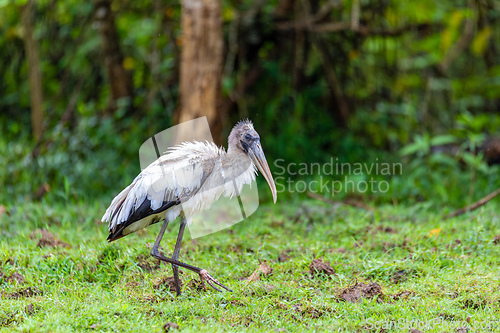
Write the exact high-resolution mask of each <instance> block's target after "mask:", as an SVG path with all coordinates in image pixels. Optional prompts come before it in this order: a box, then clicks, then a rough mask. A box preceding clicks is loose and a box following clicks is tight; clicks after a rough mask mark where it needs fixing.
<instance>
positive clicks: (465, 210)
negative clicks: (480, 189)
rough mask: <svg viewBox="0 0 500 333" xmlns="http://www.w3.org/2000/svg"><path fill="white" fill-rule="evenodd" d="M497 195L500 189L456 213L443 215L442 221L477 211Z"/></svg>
mask: <svg viewBox="0 0 500 333" xmlns="http://www.w3.org/2000/svg"><path fill="white" fill-rule="evenodd" d="M499 194H500V188H499V189H498V190H496V191H494V192H493V193H490V194H488V195H487V196H485V197H484V198H482V199H481V200H478V201H476V202H474V203H473V204H472V205H470V206H467V207H465V208H462V209H459V210H457V211H455V212H453V213H450V214H448V215H445V216H444V217H443V219H448V218H450V217H455V216H459V215H462V214H465V213H467V212H471V211H473V210H475V209H478V208H479V207H481V206H484V205H485V204H486V203H487V202H488V201H490V200H491V199H493V198H494V197H496V196H497V195H499Z"/></svg>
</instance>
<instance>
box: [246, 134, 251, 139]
mask: <svg viewBox="0 0 500 333" xmlns="http://www.w3.org/2000/svg"><path fill="white" fill-rule="evenodd" d="M245 139H247V140H252V139H253V137H252V135H250V134H247V135H245Z"/></svg>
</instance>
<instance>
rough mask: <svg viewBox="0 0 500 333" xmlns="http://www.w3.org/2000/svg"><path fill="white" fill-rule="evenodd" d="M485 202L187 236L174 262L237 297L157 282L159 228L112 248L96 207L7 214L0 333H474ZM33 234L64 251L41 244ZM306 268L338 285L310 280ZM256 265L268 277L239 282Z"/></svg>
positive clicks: (269, 214)
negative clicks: (461, 210)
mask: <svg viewBox="0 0 500 333" xmlns="http://www.w3.org/2000/svg"><path fill="white" fill-rule="evenodd" d="M493 204H494V203H490V204H489V206H487V207H486V208H483V209H481V210H478V211H477V212H473V213H470V214H467V215H464V216H461V217H458V218H454V219H450V220H443V219H442V218H441V215H442V214H441V212H440V213H439V214H438V213H437V212H436V211H435V210H434V209H432V208H430V206H429V205H427V204H420V205H418V206H413V207H408V208H404V207H390V206H387V207H380V208H377V210H376V212H368V211H364V210H360V209H355V208H350V207H337V208H332V207H329V206H327V205H326V204H325V205H323V204H322V203H318V202H314V201H309V202H305V203H293V204H292V203H290V204H284V203H280V204H279V205H276V206H273V207H271V206H261V207H260V208H259V210H258V212H257V213H256V214H254V215H253V216H251V217H250V218H249V219H248V220H246V221H244V222H242V223H240V224H238V225H236V226H234V227H233V228H231V229H229V230H224V231H222V232H219V233H216V234H214V235H209V236H206V237H203V238H199V239H196V240H190V239H189V237H187V239H186V241H185V242H184V247H183V249H182V251H181V260H183V261H185V262H187V263H192V264H195V265H197V266H199V267H202V268H205V269H207V270H208V271H209V272H210V273H211V274H212V275H213V276H215V277H216V278H218V279H219V280H220V281H221V282H223V283H225V284H226V285H227V286H228V287H230V288H232V289H233V290H234V292H232V293H230V292H222V293H219V292H216V291H214V290H206V291H203V290H199V288H198V285H197V281H198V277H197V276H196V275H194V274H192V273H191V272H189V271H182V274H181V279H182V281H183V284H184V285H183V295H182V296H180V297H178V298H176V297H174V296H173V293H172V292H171V291H170V289H169V287H168V285H167V284H165V283H163V282H164V281H165V279H166V278H167V277H168V276H170V275H171V268H170V267H168V266H166V265H164V264H161V265H159V264H158V263H157V262H156V261H155V260H153V259H151V258H150V257H149V251H150V246H151V245H152V243H153V241H154V239H155V237H156V233H157V232H158V230H159V227H160V226H159V225H155V226H152V227H150V228H148V229H147V230H146V231H144V232H141V233H138V234H134V235H132V236H128V237H126V238H123V239H121V240H118V241H117V242H115V243H112V244H108V243H107V242H106V241H105V239H106V236H107V233H106V226H105V225H104V224H101V223H99V222H98V219H99V218H100V216H101V215H102V212H103V209H104V206H103V205H100V204H95V205H93V206H86V205H67V206H58V207H50V208H49V207H46V206H44V205H43V204H23V205H20V206H15V207H6V212H5V213H3V214H2V216H1V217H0V237H1V238H0V276H1V277H0V293H1V297H0V330H2V331H5V332H10V331H25V332H68V331H120V332H161V331H162V330H163V326H164V324H166V323H168V322H170V323H176V324H178V325H179V329H180V330H181V331H183V332H190V331H193V332H197V331H212V332H218V331H232V332H235V331H276V332H285V331H290V332H292V331H311V330H312V331H319V332H322V331H326V330H329V331H334V330H335V331H347V332H352V331H361V332H364V331H368V332H377V331H384V332H386V331H387V332H408V330H409V326H414V327H416V326H417V325H420V331H422V332H454V331H456V328H457V327H461V326H465V325H468V326H470V327H473V328H474V330H469V332H471V331H481V332H482V331H485V332H489V331H494V330H495V328H494V325H495V324H496V327H497V329H498V327H500V325H499V324H500V281H499V280H500V278H499V263H500V260H499V258H500V239H499V238H497V239H496V238H495V237H496V236H497V235H498V234H500V228H499V227H500V221H499V214H498V213H497V209H496V207H495V206H494V205H493ZM177 228H178V222H175V223H174V224H171V226H170V227H169V231H168V235H167V236H166V237H165V238H164V241H163V244H162V245H163V250H164V251H165V252H166V253H171V252H172V247H173V243H174V241H175V237H176V231H177ZM37 229H48V230H49V231H50V232H51V233H52V234H54V235H55V236H56V239H58V240H59V241H60V242H59V243H57V242H52V241H50V239H49V240H48V241H45V242H44V241H40V237H41V236H42V235H41V234H40V233H36V232H35V233H34V234H33V232H34V231H35V230H37ZM30 235H31V237H30ZM497 243H498V244H497ZM66 244H67V245H66ZM54 245H55V247H53V246H54ZM68 246H69V247H68ZM280 253H281V256H280V258H281V260H280V261H278V260H277V258H278V256H279V255H280ZM285 254H286V256H285ZM287 257H288V258H287ZM315 258H323V260H324V261H326V262H329V263H330V265H331V266H332V267H333V268H334V269H335V274H333V275H326V274H316V275H314V276H312V275H311V274H310V272H309V266H310V263H311V261H312V260H313V259H315ZM259 260H266V262H267V264H269V266H271V268H272V269H273V273H272V274H270V275H265V276H264V275H262V276H261V278H260V280H258V281H253V282H250V281H244V280H241V278H243V277H248V276H249V275H251V274H252V272H254V270H255V269H256V268H257V267H258V266H259ZM370 282H373V283H376V284H378V286H380V287H381V294H378V293H376V294H375V295H372V296H374V297H369V298H363V299H360V300H359V302H357V303H351V302H346V301H343V300H342V297H344V296H345V295H346V290H347V289H348V288H350V287H353V286H354V285H355V284H356V283H370ZM373 286H375V289H377V288H378V287H377V286H376V285H373ZM344 298H345V297H344ZM495 321H496V322H495ZM172 330H173V329H171V331H172ZM462 332H465V331H464V330H462Z"/></svg>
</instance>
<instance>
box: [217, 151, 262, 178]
mask: <svg viewBox="0 0 500 333" xmlns="http://www.w3.org/2000/svg"><path fill="white" fill-rule="evenodd" d="M221 161H222V170H223V172H224V175H225V176H226V177H230V178H237V177H239V176H240V175H242V174H243V173H245V172H253V170H255V167H254V166H253V163H252V160H251V159H250V157H248V155H247V154H245V153H244V152H242V151H241V150H240V149H231V147H229V149H228V151H227V153H225V154H223V155H222V156H221Z"/></svg>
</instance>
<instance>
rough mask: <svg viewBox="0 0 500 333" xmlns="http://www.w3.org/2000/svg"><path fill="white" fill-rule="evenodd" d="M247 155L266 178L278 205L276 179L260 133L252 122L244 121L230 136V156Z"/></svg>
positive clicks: (234, 128) (239, 123)
mask: <svg viewBox="0 0 500 333" xmlns="http://www.w3.org/2000/svg"><path fill="white" fill-rule="evenodd" d="M235 153H236V154H238V153H239V154H245V155H247V156H248V157H250V159H251V160H252V162H253V164H255V166H256V167H257V168H258V169H259V171H260V173H261V174H262V175H263V176H264V178H265V179H266V181H267V183H268V184H269V187H270V188H271V193H272V194H273V201H274V203H276V198H277V192H276V185H275V184H274V179H273V176H272V174H271V170H270V169H269V165H268V164H267V160H266V156H265V155H264V150H262V146H261V144H260V136H259V133H257V131H256V130H255V129H254V127H253V124H252V122H251V121H250V120H242V121H240V122H238V123H237V124H236V125H235V126H234V127H233V129H232V131H231V133H230V134H229V139H228V154H235Z"/></svg>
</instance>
